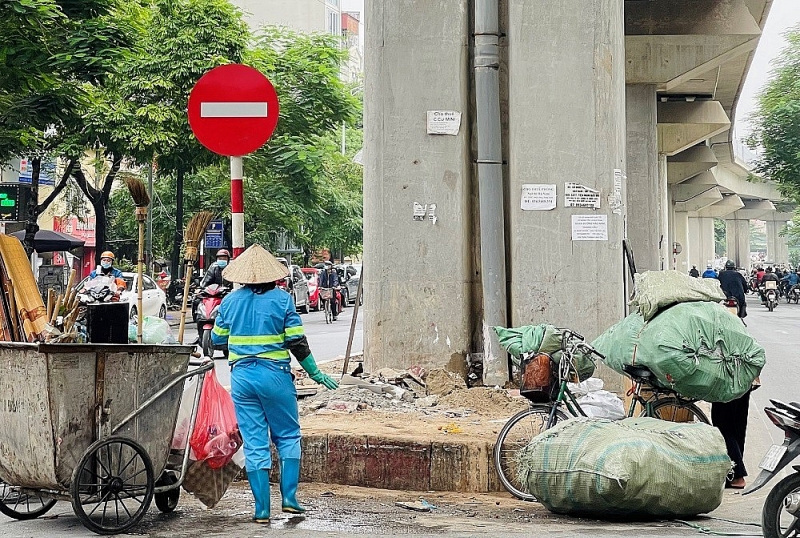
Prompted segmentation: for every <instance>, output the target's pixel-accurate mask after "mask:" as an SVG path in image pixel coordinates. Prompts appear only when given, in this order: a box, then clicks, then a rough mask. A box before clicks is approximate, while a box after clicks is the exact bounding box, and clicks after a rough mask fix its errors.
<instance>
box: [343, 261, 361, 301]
mask: <svg viewBox="0 0 800 538" xmlns="http://www.w3.org/2000/svg"><path fill="white" fill-rule="evenodd" d="M344 275H345V276H344V285H343V286H342V287H343V288H344V289H345V290H347V291H346V294H347V295H346V298H345V300H346V302H347V304H351V303H352V304H355V302H356V295H358V282H359V281H360V280H361V265H360V264H359V265H346V266H345V270H344ZM358 304H359V305H362V304H364V290H363V289H362V290H361V300H360V301H359V302H358Z"/></svg>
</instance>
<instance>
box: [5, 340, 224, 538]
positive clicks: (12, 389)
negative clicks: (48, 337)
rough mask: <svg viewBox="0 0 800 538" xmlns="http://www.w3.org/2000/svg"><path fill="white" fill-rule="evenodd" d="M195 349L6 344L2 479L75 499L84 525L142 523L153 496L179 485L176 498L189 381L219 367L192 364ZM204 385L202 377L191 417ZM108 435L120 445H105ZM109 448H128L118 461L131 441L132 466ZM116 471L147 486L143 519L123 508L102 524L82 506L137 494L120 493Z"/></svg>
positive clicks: (108, 529)
mask: <svg viewBox="0 0 800 538" xmlns="http://www.w3.org/2000/svg"><path fill="white" fill-rule="evenodd" d="M193 350H194V348H193V347H191V346H181V345H142V344H124V345H123V344H119V345H115V344H39V345H37V344H25V343H14V342H0V372H3V375H2V376H0V395H2V396H0V399H1V401H0V477H2V479H3V480H4V482H5V483H6V484H13V485H14V486H15V487H17V488H19V491H21V492H28V491H34V492H39V493H40V494H44V495H46V497H47V498H50V499H69V500H72V502H73V507H74V508H75V511H76V514H78V515H79V516H80V517H81V519H82V521H83V523H84V524H85V525H86V526H87V527H88V528H90V529H91V530H93V531H95V532H98V533H101V534H114V533H115V532H122V531H124V530H125V529H127V528H130V527H131V526H133V524H135V523H138V521H139V520H140V519H141V517H142V516H143V515H144V512H145V511H146V510H147V506H146V505H149V503H150V501H151V500H152V497H153V495H154V494H158V493H163V492H166V491H170V490H174V491H175V503H177V494H178V488H179V487H180V485H181V482H182V479H183V474H185V470H186V465H187V459H188V458H187V457H188V452H189V451H188V450H185V457H184V458H183V464H182V466H181V469H180V475H179V476H176V473H174V472H173V473H164V470H165V468H166V466H167V460H168V456H169V451H170V445H171V442H172V438H173V435H174V432H175V425H176V420H177V416H178V410H179V408H180V403H181V397H182V395H183V389H184V381H185V380H186V379H188V378H189V377H191V376H193V375H199V374H203V373H205V372H207V371H208V370H210V369H212V368H213V366H214V365H213V362H211V363H205V364H203V365H202V366H201V367H200V368H197V369H195V370H193V371H188V367H189V359H190V354H191V352H192V351H193ZM201 387H202V378H201V379H200V382H199V383H198V388H197V391H196V394H195V399H194V406H193V410H192V424H193V423H194V416H195V414H196V410H197V402H198V400H199V396H200V390H201ZM108 439H111V440H116V442H117V444H113V445H108V444H106V445H104V443H103V441H104V440H108ZM187 442H188V436H187ZM109 447H112V448H113V450H114V451H116V450H117V449H119V458H123V452H122V451H123V448H125V450H126V452H125V454H126V456H125V458H124V459H127V457H128V456H127V454H128V453H131V454H133V455H134V456H133V458H132V459H131V461H129V462H128V464H127V466H123V464H124V463H125V461H123V462H122V463H119V462H118V463H117V468H116V469H114V468H112V465H111V460H112V459H115V458H116V454H115V453H109V450H111V449H110V448H109ZM103 448H105V450H106V453H105V455H104V454H103ZM93 451H96V453H93ZM141 452H143V453H144V454H140V453H141ZM87 458H88V459H87ZM136 458H138V460H141V467H142V468H144V467H147V466H148V465H149V466H150V467H151V470H147V472H145V471H144V470H140V469H138V467H139V461H138V460H136V461H134V459H136ZM144 460H148V462H147V463H145V462H144ZM104 461H105V462H106V463H104ZM131 462H133V465H132V464H131ZM106 467H108V469H106ZM115 473H116V475H119V476H118V477H117V478H116V479H117V481H119V478H120V477H121V478H122V481H123V482H125V481H129V482H130V483H131V484H134V485H135V486H136V487H137V488H139V489H141V488H144V490H146V493H147V494H146V495H145V496H144V497H143V499H144V501H145V502H143V503H141V504H145V506H144V511H142V512H141V513H139V512H137V513H136V514H135V516H136V517H133V516H132V515H131V514H130V513H128V516H131V517H128V518H125V517H124V516H125V515H124V514H123V523H121V524H119V525H116V526H115V525H114V523H109V524H106V523H105V519H103V521H102V524H97V525H93V524H92V522H91V521H87V517H85V516H86V514H82V513H81V512H82V509H81V506H82V505H83V504H90V503H94V502H98V503H102V502H107V501H106V499H113V498H114V495H116V496H117V498H121V499H130V498H132V497H130V496H127V495H128V494H127V493H126V492H125V490H124V488H122V489H121V488H119V487H117V490H116V491H112V489H113V488H111V485H110V484H111V482H112V481H111V479H110V478H108V477H110V476H111V475H114V474H115ZM162 473H163V474H164V475H166V474H170V475H171V476H170V477H169V478H170V480H167V481H166V482H165V481H163V480H160V481H159V482H156V483H155V485H154V478H155V479H160V478H161V477H162ZM140 475H141V476H140ZM104 476H105V477H106V478H103V477H104ZM148 477H149V478H148ZM153 477H154V478H153ZM87 484H88V486H87ZM157 501H158V498H157ZM156 504H159V503H158V502H157V503H156ZM50 506H52V505H50ZM98 506H99V504H98ZM161 507H162V506H161V505H160V504H159V508H161ZM123 508H124V510H125V511H128V508H125V507H123ZM47 509H49V507H48V508H47ZM117 509H119V508H117ZM104 510H105V507H104ZM3 511H4V512H6V511H5V510H3ZM45 511H46V510H45ZM42 513H43V512H42ZM22 515H25V512H22ZM88 515H89V516H93V514H88ZM33 517H35V516H33ZM109 517H110V516H109ZM20 519H22V517H20ZM88 519H90V518H88ZM133 519H135V520H136V521H132V520H133ZM117 521H118V522H119V521H120V517H119V515H117Z"/></svg>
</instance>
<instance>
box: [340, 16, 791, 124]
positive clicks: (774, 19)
mask: <svg viewBox="0 0 800 538" xmlns="http://www.w3.org/2000/svg"><path fill="white" fill-rule="evenodd" d="M341 1H342V9H343V10H345V11H359V12H361V13H362V17H361V20H362V21H363V20H364V17H363V13H364V0H341ZM798 24H800V1H798V0H773V2H772V8H771V9H770V13H769V17H768V18H767V25H766V27H765V28H764V33H763V34H762V36H761V40H760V41H759V44H758V48H757V49H756V55H755V57H754V58H753V62H752V64H751V65H750V71H749V72H748V74H747V80H746V81H745V84H744V87H743V88H742V94H741V96H740V97H739V105H738V107H737V110H736V120H735V121H736V125H735V133H736V138H737V139H741V138H743V137H745V136H746V135H747V133H748V132H749V128H748V124H747V117H748V116H749V115H750V113H751V112H753V110H754V108H755V106H756V98H757V96H758V93H759V92H760V91H761V88H763V87H764V84H766V82H767V81H768V80H769V75H770V72H771V71H772V67H771V65H770V63H771V62H772V60H773V59H775V58H777V57H778V55H779V54H780V52H781V50H782V49H783V48H784V47H785V46H786V39H784V37H783V34H784V33H785V32H786V31H787V30H789V29H790V28H793V27H795V26H797V25H798ZM363 32H364V24H363V22H362V24H361V35H362V43H363Z"/></svg>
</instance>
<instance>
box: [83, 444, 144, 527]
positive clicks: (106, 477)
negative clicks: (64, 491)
mask: <svg viewBox="0 0 800 538" xmlns="http://www.w3.org/2000/svg"><path fill="white" fill-rule="evenodd" d="M95 470H97V471H99V473H100V474H98V473H97V472H95ZM154 489H155V480H154V478H153V465H152V463H151V462H150V457H149V456H148V455H147V453H146V452H145V450H144V449H143V448H142V447H141V446H140V445H139V444H138V443H136V442H134V441H132V440H130V439H127V438H124V437H109V438H107V439H103V440H102V441H97V442H96V443H94V444H93V445H92V446H90V447H89V449H88V450H87V451H86V454H84V456H83V458H82V459H81V463H80V465H78V467H76V468H75V471H74V472H73V476H72V484H71V485H70V493H71V494H72V507H73V509H74V510H75V514H76V515H77V516H78V517H79V518H80V519H81V522H82V523H83V524H84V525H85V526H86V527H87V528H88V529H89V530H91V531H94V532H96V533H98V534H117V533H122V532H125V531H127V530H128V529H130V528H131V527H133V526H134V525H136V524H137V523H139V521H141V519H142V517H144V514H145V513H146V512H147V509H148V508H149V506H150V502H151V501H152V500H153V493H154V491H153V490H154ZM98 499H99V500H98ZM132 501H133V502H132ZM128 503H130V506H128ZM84 505H87V508H88V507H89V506H93V508H92V509H91V510H90V511H86V510H85V509H84ZM101 506H102V510H101V509H100V507H101Z"/></svg>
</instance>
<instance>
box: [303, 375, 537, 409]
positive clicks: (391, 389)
mask: <svg viewBox="0 0 800 538" xmlns="http://www.w3.org/2000/svg"><path fill="white" fill-rule="evenodd" d="M342 366H343V362H342V361H336V362H335V363H329V364H325V365H324V369H325V370H326V371H327V373H328V374H330V375H334V378H335V379H337V380H339V388H338V389H337V390H335V391H330V390H324V389H321V390H318V391H317V392H316V394H313V395H310V396H308V397H301V398H300V400H299V408H300V409H299V410H300V416H308V415H328V414H351V413H359V412H364V411H381V412H388V413H417V414H423V415H437V416H444V417H449V418H464V417H469V416H471V415H476V414H477V415H492V416H494V415H500V416H511V415H512V414H514V413H516V412H517V411H520V410H521V409H524V408H525V407H527V400H525V399H524V398H520V397H519V391H509V390H506V389H500V388H491V387H474V388H467V384H466V382H465V381H464V379H463V378H462V377H461V376H459V375H458V374H455V373H453V372H449V371H447V370H445V369H441V368H437V369H434V370H431V371H426V370H425V369H424V368H422V367H420V366H413V367H411V368H409V369H407V370H395V369H392V368H382V369H380V370H378V371H377V372H374V373H364V372H363V368H358V369H357V370H354V373H355V372H361V373H359V374H358V375H344V376H342V375H341V369H342ZM307 383H311V381H310V380H305V379H303V377H302V375H301V376H300V378H299V379H298V385H299V387H298V391H299V393H300V394H301V395H302V394H303V393H302V389H305V388H307V387H308V386H309V385H308V384H307Z"/></svg>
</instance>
